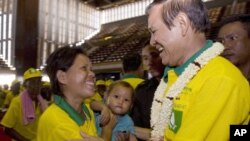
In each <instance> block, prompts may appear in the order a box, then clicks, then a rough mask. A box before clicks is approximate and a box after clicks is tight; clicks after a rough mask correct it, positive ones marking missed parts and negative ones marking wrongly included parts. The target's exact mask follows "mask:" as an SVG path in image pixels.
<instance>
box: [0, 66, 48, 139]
mask: <svg viewBox="0 0 250 141" xmlns="http://www.w3.org/2000/svg"><path fill="white" fill-rule="evenodd" d="M23 78H24V87H25V89H24V91H23V92H22V93H21V94H20V95H18V96H17V97H15V98H13V100H12V102H11V104H10V107H9V108H8V110H7V112H6V114H5V115H4V117H3V119H2V121H1V125H3V126H4V127H5V132H6V133H7V134H8V135H9V136H10V137H12V138H13V139H15V140H35V138H36V134H37V132H36V131H37V126H38V120H39V117H40V116H41V114H42V112H43V111H44V110H45V109H46V107H47V102H46V101H45V100H44V99H43V98H42V97H41V95H40V89H41V78H42V75H41V72H40V71H39V70H36V69H34V68H30V69H28V70H27V71H25V72H24V76H23Z"/></svg>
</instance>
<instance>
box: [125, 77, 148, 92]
mask: <svg viewBox="0 0 250 141" xmlns="http://www.w3.org/2000/svg"><path fill="white" fill-rule="evenodd" d="M122 81H126V82H128V83H129V84H130V85H131V86H132V87H133V88H134V90H135V89H136V87H137V86H138V85H139V84H140V83H142V82H143V81H144V79H141V78H125V79H122Z"/></svg>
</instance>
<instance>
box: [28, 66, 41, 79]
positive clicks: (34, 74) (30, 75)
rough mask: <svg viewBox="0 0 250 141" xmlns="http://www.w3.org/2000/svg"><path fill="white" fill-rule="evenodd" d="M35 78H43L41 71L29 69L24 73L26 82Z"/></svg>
mask: <svg viewBox="0 0 250 141" xmlns="http://www.w3.org/2000/svg"><path fill="white" fill-rule="evenodd" d="M34 77H42V73H41V71H39V70H36V69H34V68H29V69H28V70H26V71H25V72H24V75H23V79H24V80H27V79H30V78H34Z"/></svg>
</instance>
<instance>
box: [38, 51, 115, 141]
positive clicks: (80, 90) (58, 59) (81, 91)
mask: <svg viewBox="0 0 250 141" xmlns="http://www.w3.org/2000/svg"><path fill="white" fill-rule="evenodd" d="M46 63H47V67H46V72H47V74H48V76H49V78H50V83H51V88H52V93H53V94H54V103H53V104H52V105H51V106H50V107H49V108H48V109H47V110H46V111H45V113H44V114H43V115H42V117H41V119H40V121H39V125H38V134H37V140H38V141H62V140H81V139H84V140H88V141H90V140H91V141H92V140H93V141H94V140H97V141H99V140H103V139H104V140H110V138H111V133H112V128H113V126H114V125H115V123H116V120H114V119H112V117H111V120H110V121H111V122H109V123H108V124H107V125H106V126H104V127H103V129H104V130H102V131H103V132H102V135H101V138H99V137H97V131H96V127H95V118H94V115H93V111H92V110H91V109H90V107H89V104H84V103H83V100H84V99H86V98H88V97H91V96H93V95H94V85H95V74H94V73H93V71H92V64H91V62H90V59H89V58H88V57H87V56H86V54H85V53H84V52H83V51H82V49H81V48H77V47H69V46H66V47H61V48H59V49H58V50H56V51H55V52H53V53H52V54H51V55H50V56H49V58H48V60H47V62H46ZM80 132H84V133H85V134H84V135H81V134H80Z"/></svg>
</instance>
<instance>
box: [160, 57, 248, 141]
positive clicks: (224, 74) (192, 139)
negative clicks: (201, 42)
mask: <svg viewBox="0 0 250 141" xmlns="http://www.w3.org/2000/svg"><path fill="white" fill-rule="evenodd" d="M193 59H195V57H194V58H193ZM186 65H187V64H186ZM167 73H168V74H165V77H166V76H167V79H168V80H169V81H171V82H172V81H173V80H174V81H175V80H176V79H177V78H178V76H179V75H180V72H178V68H177V69H175V71H168V72H167ZM178 73H179V74H178ZM173 104H174V105H173V113H172V116H171V121H170V124H169V126H168V128H167V129H166V131H165V136H164V141H168V140H174V141H205V140H206V141H215V140H218V141H226V140H229V133H230V130H229V129H230V125H233V124H237V125H240V124H247V123H248V121H249V117H248V115H249V111H250V92H249V84H248V82H247V80H246V79H245V78H244V76H243V75H242V74H241V72H240V71H239V70H238V68H236V67H235V66H234V65H233V64H231V63H230V62H229V61H228V60H226V59H224V58H222V57H219V56H218V57H216V58H214V59H212V60H211V61H210V62H209V63H208V64H207V65H206V66H204V67H203V68H202V69H201V70H200V71H199V72H198V73H197V75H196V76H195V77H194V78H193V79H192V80H191V81H190V82H189V83H188V84H187V86H186V87H185V88H184V89H183V90H182V92H181V93H180V94H179V96H178V97H176V98H175V99H174V103H173Z"/></svg>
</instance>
